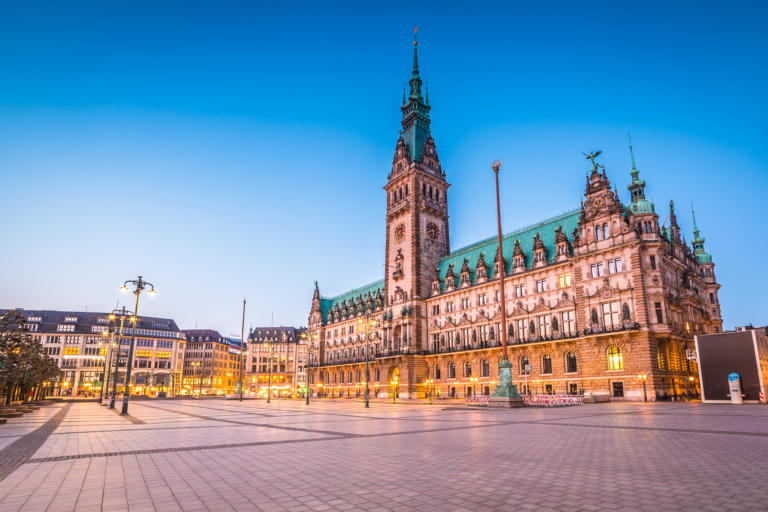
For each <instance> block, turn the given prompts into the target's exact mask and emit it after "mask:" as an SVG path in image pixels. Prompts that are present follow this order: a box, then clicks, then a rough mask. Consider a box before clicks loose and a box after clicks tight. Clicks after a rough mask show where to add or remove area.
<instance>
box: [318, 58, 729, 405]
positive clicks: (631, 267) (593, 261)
mask: <svg viewBox="0 0 768 512" xmlns="http://www.w3.org/2000/svg"><path fill="white" fill-rule="evenodd" d="M421 85H422V81H421V78H420V76H419V68H418V60H417V55H416V48H415V47H414V60H413V73H412V77H411V80H410V94H409V95H408V96H407V97H404V98H403V104H402V107H401V112H402V123H401V124H402V128H401V131H400V136H399V138H398V139H397V143H396V146H395V154H394V159H393V162H392V167H391V170H390V172H389V174H388V177H387V183H386V185H385V187H384V189H385V191H386V230H385V237H386V239H385V240H386V243H385V247H386V249H385V255H384V256H385V259H384V268H385V274H384V279H382V280H379V281H376V282H374V283H371V284H369V285H366V286H363V287H360V288H357V289H355V290H353V291H351V292H348V293H345V294H342V295H339V296H336V297H332V298H325V297H321V296H320V292H319V289H318V288H317V286H316V287H315V292H314V297H313V300H312V307H311V312H310V316H309V328H310V330H311V331H312V332H313V333H317V335H318V343H317V348H316V349H313V351H312V355H311V361H310V363H311V368H312V370H311V377H310V386H311V387H312V392H313V393H317V392H318V390H319V389H321V388H320V386H321V385H322V390H323V393H324V394H326V395H330V396H351V395H352V394H355V391H354V390H355V389H359V388H360V386H361V380H362V379H361V375H364V372H363V367H364V364H363V361H364V360H365V346H366V345H365V339H364V336H363V333H360V332H357V327H356V324H357V320H358V319H359V318H361V317H365V316H371V317H373V318H375V319H376V320H377V321H378V325H377V330H376V333H375V335H374V340H373V342H372V343H371V347H370V350H371V352H370V353H369V354H368V355H369V357H370V358H372V359H375V361H374V363H373V364H372V370H371V382H370V384H371V388H372V390H373V391H372V392H373V394H375V395H377V396H391V395H392V394H396V395H397V396H400V397H402V398H406V397H408V398H414V397H424V396H425V395H426V394H427V393H428V388H426V387H425V386H424V382H425V381H426V380H427V379H430V380H433V381H434V387H433V392H434V394H436V395H438V396H441V397H463V396H467V395H471V394H476V393H483V394H489V393H491V392H493V389H494V387H495V383H496V381H497V380H498V363H499V360H500V357H501V351H500V349H499V346H500V334H501V333H500V326H501V315H502V314H504V315H506V316H507V320H508V322H507V323H508V325H509V328H508V333H507V334H508V340H509V342H510V343H511V349H510V352H509V359H510V362H511V363H512V365H513V369H512V371H513V375H514V377H515V378H514V381H515V383H516V384H517V385H518V387H519V389H521V390H527V391H529V392H532V393H584V394H589V395H603V396H610V397H613V398H614V399H625V398H628V399H634V400H644V399H648V400H654V399H666V398H673V399H676V398H679V397H681V396H687V395H691V388H694V387H695V388H697V386H698V384H697V380H698V377H697V370H696V366H695V362H693V361H692V360H690V359H688V358H687V357H686V350H691V349H693V336H694V335H696V334H705V333H717V332H720V331H721V330H722V318H721V315H720V304H719V302H718V290H719V288H720V285H719V284H718V283H717V281H716V279H715V273H714V267H715V265H714V263H713V260H712V257H711V256H710V255H709V254H708V253H707V252H706V251H705V249H704V238H702V237H701V234H700V232H699V229H698V227H697V226H696V221H695V218H694V231H693V240H692V245H691V246H689V245H688V243H686V241H685V238H684V236H683V235H682V233H681V232H680V228H679V226H678V223H677V217H676V212H675V208H674V204H673V203H672V201H670V203H669V211H668V213H665V214H664V220H662V221H660V219H659V215H658V214H657V213H656V208H655V205H654V204H653V203H651V202H650V201H648V200H647V199H646V198H645V186H646V183H645V181H643V180H641V179H640V175H639V171H638V170H637V168H636V165H635V159H634V154H633V152H632V146H631V144H630V156H631V171H630V172H629V174H630V177H631V183H630V185H629V187H628V189H629V198H630V199H629V202H627V203H623V202H622V201H621V199H620V197H619V193H618V190H616V188H615V187H612V185H611V182H610V180H609V178H608V175H607V173H606V170H605V168H604V167H603V166H602V165H600V164H599V162H598V161H597V160H596V158H597V157H598V156H599V152H597V153H593V154H591V155H589V156H588V160H589V161H590V164H589V168H588V169H587V170H586V173H587V176H586V186H585V190H584V196H583V199H582V201H581V205H580V207H578V208H576V209H572V210H570V211H568V212H566V213H564V214H560V215H557V216H554V217H552V218H550V219H547V220H544V221H542V222H539V223H537V224H534V225H532V226H529V227H526V228H523V229H518V230H515V231H513V232H511V233H508V234H507V235H506V236H504V240H503V257H502V258H500V257H499V254H498V251H497V248H498V246H497V241H496V238H495V237H493V238H488V239H485V240H481V241H479V242H477V243H475V244H472V245H469V246H467V247H464V248H461V249H457V250H455V251H453V252H450V244H449V223H448V203H447V191H448V187H449V186H450V185H449V183H448V182H447V181H446V173H445V172H444V171H443V169H442V167H441V163H440V160H439V158H438V154H437V149H436V146H435V141H434V139H433V138H432V134H431V127H430V111H431V106H430V104H429V96H428V95H427V96H426V97H424V96H422V91H421ZM488 172H489V174H490V170H488ZM546 186H552V185H551V184H549V183H548V184H546ZM523 193H524V192H523ZM506 205H507V206H506V207H513V206H514V204H513V203H506ZM574 206H575V205H574ZM494 228H495V225H489V226H487V227H485V228H483V231H485V232H490V233H493V232H494ZM501 268H503V269H504V270H503V271H504V272H505V275H506V276H509V277H508V278H505V286H506V288H505V296H506V298H507V303H506V304H504V305H503V307H502V305H501V304H500V299H499V297H500V290H499V285H498V283H499V272H500V269H501ZM340 270H341V269H340Z"/></svg>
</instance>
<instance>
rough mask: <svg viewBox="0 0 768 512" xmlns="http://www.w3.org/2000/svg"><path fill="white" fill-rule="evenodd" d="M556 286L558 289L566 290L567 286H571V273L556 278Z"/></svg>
mask: <svg viewBox="0 0 768 512" xmlns="http://www.w3.org/2000/svg"><path fill="white" fill-rule="evenodd" d="M557 286H558V287H559V288H567V287H568V286H571V273H570V272H566V273H565V274H560V275H559V276H557Z"/></svg>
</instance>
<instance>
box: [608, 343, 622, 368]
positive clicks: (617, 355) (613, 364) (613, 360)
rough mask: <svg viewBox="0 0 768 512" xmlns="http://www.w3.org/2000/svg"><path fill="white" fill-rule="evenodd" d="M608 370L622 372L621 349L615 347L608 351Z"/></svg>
mask: <svg viewBox="0 0 768 512" xmlns="http://www.w3.org/2000/svg"><path fill="white" fill-rule="evenodd" d="M608 369H609V370H623V369H624V357H623V356H622V355H621V349H620V348H619V347H617V346H616V345H614V346H612V347H610V348H609V349H608Z"/></svg>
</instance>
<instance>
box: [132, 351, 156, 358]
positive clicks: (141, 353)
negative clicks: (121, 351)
mask: <svg viewBox="0 0 768 512" xmlns="http://www.w3.org/2000/svg"><path fill="white" fill-rule="evenodd" d="M136 357H152V351H151V350H137V351H136Z"/></svg>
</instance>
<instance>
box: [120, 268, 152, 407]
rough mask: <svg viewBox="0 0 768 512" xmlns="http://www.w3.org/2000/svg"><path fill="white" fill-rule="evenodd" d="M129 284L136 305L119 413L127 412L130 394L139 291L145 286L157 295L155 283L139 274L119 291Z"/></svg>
mask: <svg viewBox="0 0 768 512" xmlns="http://www.w3.org/2000/svg"><path fill="white" fill-rule="evenodd" d="M129 284H130V285H131V286H133V287H134V290H133V294H134V295H135V296H136V306H135V307H134V308H133V315H134V316H133V318H134V321H133V329H132V330H131V333H132V336H131V345H130V347H128V365H127V367H126V369H125V393H124V394H123V410H122V412H120V414H121V415H126V414H128V399H129V397H130V396H131V367H132V366H133V350H134V345H136V329H137V328H138V326H139V322H138V315H139V296H140V295H141V292H142V291H144V290H145V289H146V288H147V287H150V290H149V292H148V293H149V295H150V297H154V296H155V295H157V292H156V291H155V285H153V284H152V283H150V282H148V281H145V280H144V279H143V278H142V277H141V276H139V278H138V279H130V280H128V281H125V282H124V283H123V286H121V287H120V291H121V292H123V293H127V292H128V291H129V290H128V285H129Z"/></svg>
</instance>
